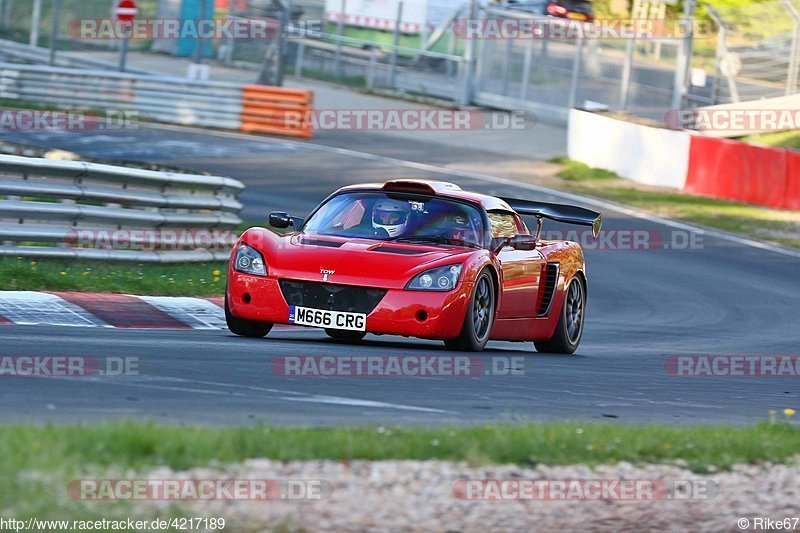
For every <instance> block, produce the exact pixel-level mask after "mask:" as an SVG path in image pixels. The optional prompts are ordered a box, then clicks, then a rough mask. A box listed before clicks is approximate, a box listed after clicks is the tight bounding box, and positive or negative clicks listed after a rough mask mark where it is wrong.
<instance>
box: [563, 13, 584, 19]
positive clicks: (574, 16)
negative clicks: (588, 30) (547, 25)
mask: <svg viewBox="0 0 800 533" xmlns="http://www.w3.org/2000/svg"><path fill="white" fill-rule="evenodd" d="M567 18H568V19H572V20H586V15H584V14H583V13H567Z"/></svg>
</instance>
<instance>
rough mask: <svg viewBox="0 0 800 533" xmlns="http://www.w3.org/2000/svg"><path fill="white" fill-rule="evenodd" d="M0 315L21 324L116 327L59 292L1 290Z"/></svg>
mask: <svg viewBox="0 0 800 533" xmlns="http://www.w3.org/2000/svg"><path fill="white" fill-rule="evenodd" d="M0 316H3V317H5V318H7V319H9V320H10V321H12V322H14V323H15V324H19V325H39V324H46V325H50V326H95V327H108V328H110V327H112V326H111V325H109V324H107V323H106V322H104V321H102V320H100V319H99V318H97V317H96V316H94V315H92V314H91V313H89V312H87V311H86V310H84V309H83V308H81V307H79V306H77V305H75V304H73V303H70V302H68V301H66V300H64V299H62V298H60V297H59V296H56V295H55V294H48V293H45V292H33V291H0Z"/></svg>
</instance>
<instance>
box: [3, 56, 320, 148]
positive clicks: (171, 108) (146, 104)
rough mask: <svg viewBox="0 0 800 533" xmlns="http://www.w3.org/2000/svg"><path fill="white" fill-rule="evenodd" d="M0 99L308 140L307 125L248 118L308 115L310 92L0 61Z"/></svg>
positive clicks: (262, 118)
mask: <svg viewBox="0 0 800 533" xmlns="http://www.w3.org/2000/svg"><path fill="white" fill-rule="evenodd" d="M0 98H6V99H14V100H24V101H28V102H36V103H38V104H50V105H53V106H57V107H62V108H79V109H92V108H93V109H101V110H116V111H128V112H136V113H138V114H139V116H140V117H142V118H147V119H150V120H154V121H158V122H167V123H171V124H182V125H186V126H206V127H214V128H223V129H232V130H238V131H251V132H261V133H273V134H279V135H288V136H294V137H310V136H311V130H310V125H309V124H310V123H309V121H297V120H293V121H284V120H282V118H281V116H278V115H275V116H273V117H272V119H271V120H272V121H271V122H270V123H267V122H265V117H259V116H258V115H257V114H254V111H256V110H257V109H256V108H258V107H259V106H262V107H263V105H264V104H268V105H269V106H271V108H270V109H266V108H265V110H266V111H275V110H280V108H281V106H283V108H285V109H291V110H294V111H301V112H303V113H306V112H310V110H311V103H312V100H313V93H311V92H310V91H301V90H292V89H283V88H280V87H267V86H262V85H240V84H236V83H226V82H211V81H195V80H188V79H184V78H169V77H155V76H140V75H136V74H128V73H119V72H106V71H100V70H79V69H69V68H56V67H48V66H40V65H20V64H16V63H0ZM254 124H255V125H258V126H259V127H256V128H254V127H253V125H254ZM245 126H246V127H245ZM265 126H269V128H266V127H265Z"/></svg>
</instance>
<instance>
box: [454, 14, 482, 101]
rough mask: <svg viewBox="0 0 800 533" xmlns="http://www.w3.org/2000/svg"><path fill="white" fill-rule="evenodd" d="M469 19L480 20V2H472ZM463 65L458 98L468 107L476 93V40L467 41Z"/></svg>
mask: <svg viewBox="0 0 800 533" xmlns="http://www.w3.org/2000/svg"><path fill="white" fill-rule="evenodd" d="M469 18H470V19H471V20H475V19H476V18H478V0H470V3H469ZM481 43H483V41H481ZM461 65H462V67H463V68H462V72H461V94H460V95H459V97H458V103H459V104H460V105H462V106H467V105H470V104H471V103H472V98H473V96H474V93H475V79H474V78H475V39H467V40H466V42H465V43H464V58H463V61H462V63H461Z"/></svg>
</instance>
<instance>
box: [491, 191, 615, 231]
mask: <svg viewBox="0 0 800 533" xmlns="http://www.w3.org/2000/svg"><path fill="white" fill-rule="evenodd" d="M501 200H503V201H504V202H506V203H507V204H508V205H510V206H511V209H513V210H514V211H516V212H517V213H519V214H520V215H531V216H535V217H537V218H538V219H539V221H540V225H541V219H542V218H548V219H550V220H555V221H556V222H565V223H567V224H577V225H579V226H591V227H592V235H594V238H595V239H596V238H597V236H598V235H599V234H600V228H601V227H602V225H603V215H602V214H601V213H598V212H596V211H592V210H591V209H585V208H583V207H576V206H574V205H562V204H550V203H547V202H533V201H531V200H515V199H513V198H501Z"/></svg>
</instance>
